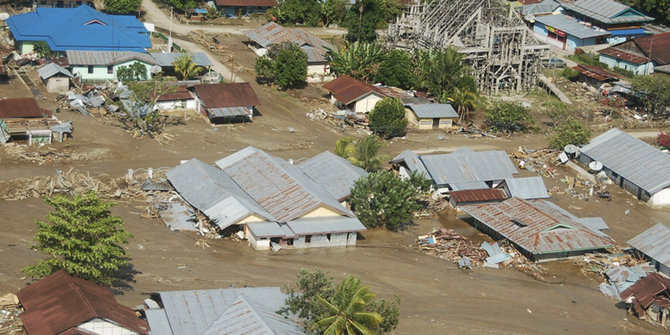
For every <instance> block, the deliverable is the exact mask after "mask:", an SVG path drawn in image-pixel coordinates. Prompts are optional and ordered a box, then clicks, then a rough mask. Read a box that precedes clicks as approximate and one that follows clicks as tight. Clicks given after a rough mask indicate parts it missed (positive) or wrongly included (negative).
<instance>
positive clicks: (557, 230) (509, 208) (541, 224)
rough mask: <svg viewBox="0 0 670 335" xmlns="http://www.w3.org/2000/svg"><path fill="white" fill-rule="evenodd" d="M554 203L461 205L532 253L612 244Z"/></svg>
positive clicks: (479, 219)
mask: <svg viewBox="0 0 670 335" xmlns="http://www.w3.org/2000/svg"><path fill="white" fill-rule="evenodd" d="M556 207H557V206H556V205H555V204H553V203H551V202H549V201H547V200H521V199H518V198H511V199H508V200H505V201H503V202H499V203H489V204H481V205H464V206H461V209H462V210H463V211H465V212H466V213H468V214H469V215H470V216H472V217H473V218H475V219H477V220H478V221H480V222H482V223H483V224H485V225H486V226H488V227H490V228H491V229H493V230H494V231H496V232H498V233H499V234H501V235H502V236H504V237H505V238H507V239H509V240H510V241H512V242H513V243H514V244H516V245H518V246H519V247H521V248H523V249H525V250H527V251H528V252H530V253H533V254H543V253H553V252H561V251H572V250H588V249H594V250H596V249H602V248H606V247H610V246H612V245H613V244H614V240H612V239H611V238H607V237H605V236H601V235H599V234H596V233H595V232H593V231H591V230H590V229H588V228H586V227H584V226H583V225H581V224H580V223H579V222H577V221H576V220H574V219H573V218H574V216H572V215H565V214H564V213H565V212H564V211H558V210H556ZM512 220H516V221H518V222H521V223H522V224H524V225H525V226H520V225H517V224H515V223H514V222H513V221H512Z"/></svg>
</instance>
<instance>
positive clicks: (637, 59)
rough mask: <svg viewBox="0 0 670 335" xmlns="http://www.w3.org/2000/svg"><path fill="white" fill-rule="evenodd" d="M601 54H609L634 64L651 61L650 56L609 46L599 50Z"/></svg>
mask: <svg viewBox="0 0 670 335" xmlns="http://www.w3.org/2000/svg"><path fill="white" fill-rule="evenodd" d="M599 52H600V54H601V55H607V56H611V57H614V58H616V59H621V60H624V61H626V62H629V63H633V64H645V63H648V62H649V61H650V59H649V58H647V57H645V56H641V55H636V54H634V53H630V52H628V51H624V50H620V49H617V48H615V47H609V48H606V49H602V50H600V51H599Z"/></svg>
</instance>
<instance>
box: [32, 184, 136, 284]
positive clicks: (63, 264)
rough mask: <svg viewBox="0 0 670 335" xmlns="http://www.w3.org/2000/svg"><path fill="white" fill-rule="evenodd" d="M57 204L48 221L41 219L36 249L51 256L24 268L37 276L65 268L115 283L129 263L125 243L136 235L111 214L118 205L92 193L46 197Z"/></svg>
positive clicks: (78, 274)
mask: <svg viewBox="0 0 670 335" xmlns="http://www.w3.org/2000/svg"><path fill="white" fill-rule="evenodd" d="M46 202H47V203H48V204H49V205H51V206H53V207H54V211H53V212H50V213H49V215H48V216H47V219H48V222H42V221H37V222H36V224H37V233H36V234H35V241H36V244H35V245H34V248H35V249H37V250H39V251H41V252H42V253H44V254H46V255H47V258H46V259H44V260H42V261H41V262H39V263H38V264H35V265H30V266H28V267H26V268H24V269H23V272H24V273H26V274H27V275H29V276H31V277H32V278H33V279H38V278H43V277H46V276H48V275H50V274H52V273H54V272H56V271H59V270H65V271H67V272H68V273H70V274H72V275H76V276H78V277H81V278H83V279H87V280H91V281H93V282H96V283H99V284H102V285H107V286H111V285H113V284H114V283H115V282H116V280H117V279H118V278H119V275H120V274H119V271H120V270H121V269H122V268H124V267H126V266H127V265H128V257H127V255H126V252H125V250H124V249H123V247H122V246H121V245H122V244H126V243H128V239H130V238H132V237H133V236H132V235H131V234H130V233H127V232H125V231H124V230H123V220H122V219H121V218H120V217H118V216H114V215H112V214H111V212H110V211H109V209H110V208H111V207H112V206H114V205H115V203H113V202H105V201H103V200H101V199H100V198H98V196H97V195H96V194H95V193H93V192H91V193H88V194H85V195H75V196H74V197H73V198H72V199H69V198H67V197H65V196H62V195H57V196H54V197H51V198H46Z"/></svg>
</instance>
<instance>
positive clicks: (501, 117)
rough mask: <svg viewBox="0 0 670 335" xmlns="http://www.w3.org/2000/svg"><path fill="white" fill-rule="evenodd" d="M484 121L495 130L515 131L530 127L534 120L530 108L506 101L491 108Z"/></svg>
mask: <svg viewBox="0 0 670 335" xmlns="http://www.w3.org/2000/svg"><path fill="white" fill-rule="evenodd" d="M484 122H485V123H486V125H488V126H489V127H491V128H492V129H493V130H495V131H502V132H508V133H513V132H515V131H525V130H527V129H529V128H530V127H531V126H532V125H533V123H534V120H533V117H532V116H531V115H530V111H529V110H528V108H526V107H524V106H522V105H521V104H519V103H514V102H504V103H499V104H496V105H495V106H493V108H491V109H489V110H488V111H487V112H486V120H485V121H484Z"/></svg>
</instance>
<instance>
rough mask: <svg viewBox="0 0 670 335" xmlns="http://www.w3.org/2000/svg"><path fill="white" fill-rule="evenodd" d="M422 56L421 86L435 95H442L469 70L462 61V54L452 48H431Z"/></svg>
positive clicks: (466, 74)
mask: <svg viewBox="0 0 670 335" xmlns="http://www.w3.org/2000/svg"><path fill="white" fill-rule="evenodd" d="M422 58H423V60H422V64H421V74H422V81H421V86H422V87H423V88H425V89H427V90H428V92H429V93H431V94H433V95H435V96H436V97H442V96H444V94H445V92H449V91H450V90H451V89H452V88H453V87H455V86H456V84H457V83H458V82H459V81H461V80H462V78H463V77H468V73H469V72H470V68H469V67H468V66H467V65H466V64H465V63H463V55H461V54H460V53H458V51H456V50H454V49H452V48H448V49H446V50H444V51H442V50H439V51H438V50H431V51H430V52H428V55H424V56H423V57H422Z"/></svg>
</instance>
